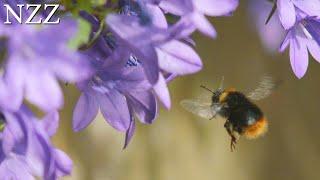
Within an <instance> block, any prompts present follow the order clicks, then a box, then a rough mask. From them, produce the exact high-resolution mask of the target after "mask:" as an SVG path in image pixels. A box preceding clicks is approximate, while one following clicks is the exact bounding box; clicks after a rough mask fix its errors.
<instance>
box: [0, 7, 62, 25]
mask: <svg viewBox="0 0 320 180" xmlns="http://www.w3.org/2000/svg"><path fill="white" fill-rule="evenodd" d="M3 6H4V8H6V10H7V11H6V12H7V18H6V21H5V22H4V24H12V22H11V21H10V18H9V17H10V16H9V15H12V16H13V17H14V18H15V19H16V20H17V21H18V22H19V23H20V24H22V23H25V24H59V23H60V18H57V19H56V20H55V21H51V19H52V17H53V15H54V14H55V13H56V12H57V10H58V9H59V4H44V5H41V4H26V5H24V4H17V7H18V8H19V15H18V14H17V13H16V12H15V11H14V10H13V9H12V8H11V7H10V5H8V4H4V5H3ZM42 6H43V9H44V10H47V9H48V10H50V9H51V11H50V13H49V14H48V16H47V17H46V18H45V19H42V18H39V19H38V20H37V21H33V20H34V17H35V16H36V15H37V13H38V12H39V10H40V9H41V8H42ZM23 7H24V8H25V9H26V10H27V11H28V12H29V11H32V12H31V13H30V15H29V17H28V18H27V19H26V21H25V22H22V19H23V14H22V12H23V11H22V10H23V9H22V8H23ZM32 9H33V10H32Z"/></svg>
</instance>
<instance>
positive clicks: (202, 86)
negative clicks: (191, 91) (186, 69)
mask: <svg viewBox="0 0 320 180" xmlns="http://www.w3.org/2000/svg"><path fill="white" fill-rule="evenodd" d="M200 87H201V88H203V89H205V90H207V91H209V92H211V93H212V94H214V92H213V91H212V90H210V89H209V88H207V87H206V86H204V85H200Z"/></svg>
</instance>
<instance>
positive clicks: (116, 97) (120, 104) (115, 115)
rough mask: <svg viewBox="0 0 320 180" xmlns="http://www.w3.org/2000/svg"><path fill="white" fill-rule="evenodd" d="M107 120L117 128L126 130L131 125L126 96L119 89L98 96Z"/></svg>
mask: <svg viewBox="0 0 320 180" xmlns="http://www.w3.org/2000/svg"><path fill="white" fill-rule="evenodd" d="M97 98H98V100H99V104H100V109H101V112H102V115H103V117H104V118H105V120H106V121H107V122H108V123H109V124H110V125H111V126H112V127H113V128H115V129H116V130H118V131H123V132H124V131H126V130H127V129H128V128H129V126H130V119H131V116H130V113H129V109H128V104H127V101H126V98H125V97H124V96H123V95H122V94H120V93H119V92H118V91H117V90H111V91H110V92H108V93H106V94H99V96H98V97H97Z"/></svg>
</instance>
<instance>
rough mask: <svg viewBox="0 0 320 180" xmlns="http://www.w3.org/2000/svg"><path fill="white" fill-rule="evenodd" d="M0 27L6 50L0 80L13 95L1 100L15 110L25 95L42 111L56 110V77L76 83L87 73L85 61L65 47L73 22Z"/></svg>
mask: <svg viewBox="0 0 320 180" xmlns="http://www.w3.org/2000/svg"><path fill="white" fill-rule="evenodd" d="M0 28H1V29H2V28H3V29H2V30H0V33H1V34H0V36H4V37H5V42H4V43H3V45H4V46H5V48H6V49H7V56H6V59H5V61H6V63H5V66H4V68H5V69H4V71H5V74H4V81H5V83H6V84H7V86H8V87H9V89H10V91H12V92H11V93H12V94H13V95H12V96H11V97H14V98H13V99H11V100H10V101H3V103H4V102H5V103H8V107H12V108H14V109H17V108H18V107H19V106H20V105H21V103H22V100H23V97H24V96H25V97H26V99H27V100H28V101H29V102H31V103H33V104H35V105H36V106H38V107H39V108H41V109H42V110H44V111H48V112H49V111H51V110H55V109H59V108H60V107H61V106H62V104H63V95H62V91H61V89H60V86H59V84H58V81H57V80H58V79H60V80H63V81H66V82H77V81H80V80H83V79H85V78H87V77H88V76H89V72H90V71H89V67H88V65H87V63H85V62H84V61H82V59H81V56H80V54H79V53H77V52H75V51H74V50H71V49H70V48H68V40H70V38H71V37H72V36H73V34H74V32H75V30H76V24H75V22H73V21H71V20H67V19H64V21H62V22H61V24H59V25H54V26H45V27H42V28H41V29H40V28H39V27H38V28H36V27H34V26H30V25H29V26H28V25H23V26H10V25H9V26H4V27H3V26H2V25H0ZM0 98H1V97H0Z"/></svg>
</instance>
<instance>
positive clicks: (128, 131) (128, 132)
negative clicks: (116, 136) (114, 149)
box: [123, 118, 136, 149]
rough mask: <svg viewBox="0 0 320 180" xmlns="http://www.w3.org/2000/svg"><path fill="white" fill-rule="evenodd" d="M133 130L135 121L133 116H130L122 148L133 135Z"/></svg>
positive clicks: (125, 146)
mask: <svg viewBox="0 0 320 180" xmlns="http://www.w3.org/2000/svg"><path fill="white" fill-rule="evenodd" d="M135 130H136V123H135V120H134V118H132V119H131V121H130V126H129V129H128V130H127V131H126V137H125V140H124V146H123V149H125V148H127V146H128V144H129V143H130V141H131V139H132V137H133V135H134V132H135Z"/></svg>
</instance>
